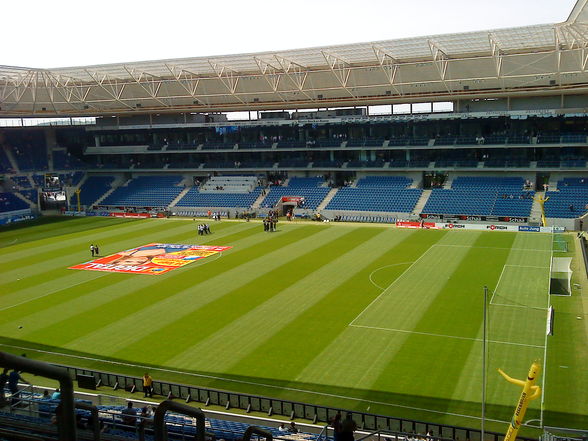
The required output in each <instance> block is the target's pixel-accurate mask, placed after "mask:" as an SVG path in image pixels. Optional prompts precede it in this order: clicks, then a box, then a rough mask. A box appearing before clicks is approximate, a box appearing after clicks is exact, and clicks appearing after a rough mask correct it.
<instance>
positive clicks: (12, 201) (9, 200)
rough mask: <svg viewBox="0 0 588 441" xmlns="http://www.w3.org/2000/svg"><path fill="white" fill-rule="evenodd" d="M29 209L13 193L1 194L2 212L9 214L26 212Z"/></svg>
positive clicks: (0, 209) (0, 204)
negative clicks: (19, 211) (20, 211)
mask: <svg viewBox="0 0 588 441" xmlns="http://www.w3.org/2000/svg"><path fill="white" fill-rule="evenodd" d="M27 208H29V204H27V203H26V202H25V201H23V200H22V199H20V198H18V197H17V196H15V195H14V194H13V193H0V212H1V213H7V212H9V211H17V210H25V209H27Z"/></svg>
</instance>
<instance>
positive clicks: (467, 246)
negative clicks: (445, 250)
mask: <svg viewBox="0 0 588 441" xmlns="http://www.w3.org/2000/svg"><path fill="white" fill-rule="evenodd" d="M433 246H434V247H458V248H482V249H488V250H511V251H539V252H541V251H542V252H545V253H550V252H551V251H550V250H538V249H534V248H507V247H477V246H473V245H451V244H442V243H439V244H434V245H433Z"/></svg>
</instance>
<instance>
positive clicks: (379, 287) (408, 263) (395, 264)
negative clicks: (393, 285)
mask: <svg viewBox="0 0 588 441" xmlns="http://www.w3.org/2000/svg"><path fill="white" fill-rule="evenodd" d="M412 263H414V262H402V263H393V264H391V265H385V266H381V267H380V268H376V269H375V270H373V271H372V272H371V274H370V276H369V279H370V282H371V283H372V285H374V286H375V287H376V288H378V289H382V290H385V289H386V288H382V287H381V286H380V285H378V284H377V283H376V282H374V281H373V280H372V276H373V275H374V274H375V273H377V272H378V271H380V270H381V269H384V268H390V267H392V266H400V265H410V264H412Z"/></svg>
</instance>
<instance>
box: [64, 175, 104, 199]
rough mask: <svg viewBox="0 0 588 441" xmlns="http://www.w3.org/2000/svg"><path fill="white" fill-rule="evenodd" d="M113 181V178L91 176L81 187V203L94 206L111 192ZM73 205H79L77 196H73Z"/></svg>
mask: <svg viewBox="0 0 588 441" xmlns="http://www.w3.org/2000/svg"><path fill="white" fill-rule="evenodd" d="M113 181H114V177H113V176H89V177H88V179H86V182H84V184H83V185H82V186H81V187H80V203H81V204H82V205H86V206H88V205H91V204H93V203H94V202H96V201H97V200H98V199H99V198H100V196H102V195H103V194H104V193H106V192H107V191H108V190H110V186H111V184H112V182H113ZM71 203H72V205H74V206H75V205H76V204H77V199H76V196H72V198H71Z"/></svg>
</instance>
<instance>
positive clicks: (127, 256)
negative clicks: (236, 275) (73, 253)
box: [69, 243, 232, 275]
mask: <svg viewBox="0 0 588 441" xmlns="http://www.w3.org/2000/svg"><path fill="white" fill-rule="evenodd" d="M230 248H232V247H219V246H209V245H183V244H169V243H150V244H147V245H143V246H140V247H137V248H131V249H130V250H126V251H121V252H119V253H116V254H112V255H110V256H106V257H99V258H97V259H94V260H91V261H89V262H85V263H81V264H79V265H74V266H70V267H69V269H80V270H89V271H107V272H113V273H131V274H151V275H159V274H165V273H167V272H169V271H172V270H174V269H176V268H181V267H183V266H186V265H189V264H190V263H192V262H194V261H196V260H199V259H204V258H206V257H209V256H212V255H215V254H219V253H222V252H223V251H225V250H228V249H230Z"/></svg>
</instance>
